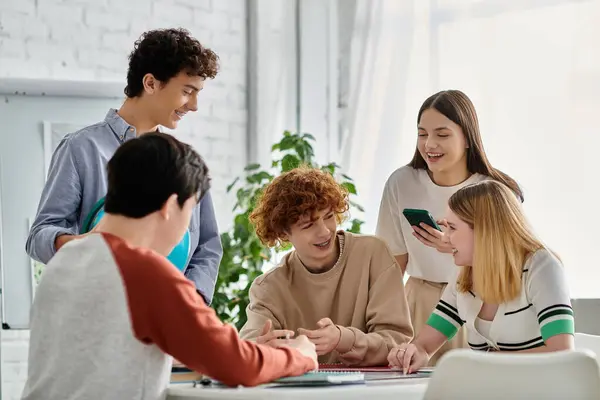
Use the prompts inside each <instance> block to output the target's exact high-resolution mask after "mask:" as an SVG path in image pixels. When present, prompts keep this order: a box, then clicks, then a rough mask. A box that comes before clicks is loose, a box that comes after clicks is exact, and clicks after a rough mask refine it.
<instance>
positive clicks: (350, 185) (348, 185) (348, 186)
mask: <svg viewBox="0 0 600 400" xmlns="http://www.w3.org/2000/svg"><path fill="white" fill-rule="evenodd" d="M342 186H343V187H344V188H346V190H347V191H348V192H349V193H352V194H356V186H354V183H350V182H343V183H342Z"/></svg>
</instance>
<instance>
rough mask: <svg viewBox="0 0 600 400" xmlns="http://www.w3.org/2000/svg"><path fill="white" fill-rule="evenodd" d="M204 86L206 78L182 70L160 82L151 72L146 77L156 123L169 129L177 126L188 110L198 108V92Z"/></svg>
mask: <svg viewBox="0 0 600 400" xmlns="http://www.w3.org/2000/svg"><path fill="white" fill-rule="evenodd" d="M203 88H204V78H202V77H200V76H190V75H188V74H187V73H185V72H180V73H179V74H177V75H176V76H175V77H173V78H171V79H169V81H167V82H166V83H162V82H159V81H158V80H156V79H155V78H154V77H153V76H152V75H151V74H148V75H146V76H145V77H144V89H145V95H146V96H147V97H148V100H149V102H148V103H149V107H150V109H151V115H152V118H153V120H154V122H155V124H156V125H162V126H164V127H166V128H169V129H175V128H177V125H178V123H179V121H180V120H181V119H182V118H183V117H184V116H185V114H186V113H187V112H189V111H192V112H194V111H197V110H198V93H199V92H200V91H201V90H202V89H203Z"/></svg>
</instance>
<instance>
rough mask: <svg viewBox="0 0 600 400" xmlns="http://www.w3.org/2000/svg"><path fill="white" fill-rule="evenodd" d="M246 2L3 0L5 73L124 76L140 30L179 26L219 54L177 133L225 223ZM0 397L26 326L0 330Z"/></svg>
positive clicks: (10, 384) (241, 100)
mask: <svg viewBox="0 0 600 400" xmlns="http://www.w3.org/2000/svg"><path fill="white" fill-rule="evenodd" d="M245 4H246V2H245V1H244V0H218V1H217V0H128V1H122V0H2V1H0V79H1V78H3V77H15V78H40V79H68V80H88V81H89V80H92V81H94V80H102V81H123V80H124V77H125V73H126V67H127V54H128V53H129V51H130V50H131V48H132V45H133V42H134V40H135V39H136V38H137V37H138V36H139V35H140V34H141V33H142V32H143V31H145V30H147V29H152V28H160V27H178V26H181V27H184V28H187V29H189V30H190V31H191V32H192V34H194V35H195V36H196V37H197V38H198V39H199V40H200V41H201V42H203V43H204V44H205V45H207V46H208V47H211V48H212V49H213V50H215V51H216V52H217V53H218V54H219V55H220V57H221V64H222V69H221V72H220V73H219V75H218V76H217V78H216V79H215V80H214V81H213V82H208V83H207V85H206V88H205V90H204V91H203V92H202V93H201V94H200V101H199V111H198V112H197V113H196V114H195V115H193V116H188V117H186V120H184V121H182V123H181V125H180V128H179V129H178V130H177V131H176V135H177V136H178V137H179V138H181V139H182V140H184V141H186V142H188V143H190V144H192V145H193V146H195V147H196V149H197V150H198V151H199V152H200V153H201V154H202V155H203V156H204V157H205V158H206V160H207V162H208V164H209V166H210V168H211V170H212V174H213V187H214V189H213V197H214V201H215V205H216V207H217V216H218V221H219V226H220V228H221V229H222V230H223V229H227V228H228V227H229V225H230V221H229V220H230V219H231V218H230V215H231V214H230V210H231V205H232V199H231V198H229V197H227V196H226V194H225V187H226V185H227V184H229V183H230V182H231V180H233V178H234V177H235V176H236V175H237V174H239V173H240V172H241V170H242V168H243V166H244V165H245V164H246V161H247V150H246V149H247V137H246V133H247V119H248V117H247V104H246V96H247V79H246V59H247V56H246V53H247V48H246V47H247V46H246V40H247V34H246V15H247V13H246V5H245ZM1 333H2V348H1V350H2V354H1V355H2V371H1V374H2V399H5V400H10V399H16V398H19V395H20V393H21V389H22V386H23V383H24V379H25V377H26V367H27V364H26V361H27V341H28V337H29V335H28V332H27V331H2V332H1Z"/></svg>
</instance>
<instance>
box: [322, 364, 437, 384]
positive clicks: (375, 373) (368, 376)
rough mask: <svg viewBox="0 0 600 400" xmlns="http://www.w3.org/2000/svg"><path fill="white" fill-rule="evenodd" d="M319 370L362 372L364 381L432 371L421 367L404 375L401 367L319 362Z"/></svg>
mask: <svg viewBox="0 0 600 400" xmlns="http://www.w3.org/2000/svg"><path fill="white" fill-rule="evenodd" d="M319 371H322V372H348V373H351V372H362V373H364V374H365V381H367V382H373V381H378V380H389V379H416V378H429V377H430V376H431V374H432V373H433V368H421V369H420V370H418V371H417V372H413V373H410V374H408V375H405V374H404V373H403V372H402V369H401V368H396V367H389V366H381V367H348V366H346V365H343V364H319Z"/></svg>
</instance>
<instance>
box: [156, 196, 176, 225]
mask: <svg viewBox="0 0 600 400" xmlns="http://www.w3.org/2000/svg"><path fill="white" fill-rule="evenodd" d="M175 207H179V203H178V202H177V195H176V194H175V193H173V194H172V195H170V196H169V198H168V199H167V201H165V203H164V204H163V206H162V207H161V208H160V215H161V216H162V217H163V218H164V219H165V220H167V221H168V220H169V219H170V218H171V215H172V212H173V210H174V209H175Z"/></svg>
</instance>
